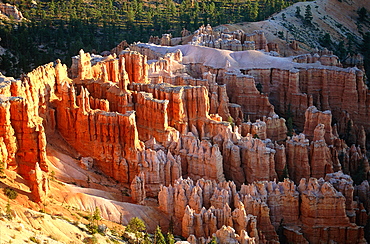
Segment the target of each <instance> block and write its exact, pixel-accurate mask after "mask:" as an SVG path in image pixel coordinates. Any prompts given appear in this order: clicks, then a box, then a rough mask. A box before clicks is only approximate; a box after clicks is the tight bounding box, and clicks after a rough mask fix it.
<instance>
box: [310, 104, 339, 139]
mask: <svg viewBox="0 0 370 244" xmlns="http://www.w3.org/2000/svg"><path fill="white" fill-rule="evenodd" d="M331 117H332V116H331V112H330V111H328V110H327V111H324V112H321V111H319V110H317V109H316V107H315V106H311V107H309V108H308V109H307V110H306V113H305V125H304V131H303V134H305V136H306V137H307V139H309V140H313V138H314V131H315V130H316V129H315V128H316V126H317V125H318V124H323V125H324V128H325V134H324V137H325V142H326V143H327V144H329V145H332V144H333V140H334V139H335V137H334V135H333V132H332V131H333V130H332V127H331V123H332V121H331V120H332V119H331Z"/></svg>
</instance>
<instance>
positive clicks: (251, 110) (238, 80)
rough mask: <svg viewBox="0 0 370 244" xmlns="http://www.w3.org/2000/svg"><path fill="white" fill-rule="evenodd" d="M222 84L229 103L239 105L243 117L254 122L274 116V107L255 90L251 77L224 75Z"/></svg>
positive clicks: (265, 97)
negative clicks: (224, 86)
mask: <svg viewBox="0 0 370 244" xmlns="http://www.w3.org/2000/svg"><path fill="white" fill-rule="evenodd" d="M222 82H223V84H226V90H227V95H228V96H229V98H230V102H232V103H236V104H239V105H241V108H242V111H243V113H244V117H248V118H249V119H251V120H256V119H258V118H260V119H262V118H263V117H264V116H273V115H274V106H272V105H271V104H270V102H269V100H268V97H267V96H266V95H263V94H261V93H260V92H259V91H258V90H257V88H256V85H255V80H254V79H253V77H252V76H246V75H236V74H226V76H225V77H224V78H223V79H222Z"/></svg>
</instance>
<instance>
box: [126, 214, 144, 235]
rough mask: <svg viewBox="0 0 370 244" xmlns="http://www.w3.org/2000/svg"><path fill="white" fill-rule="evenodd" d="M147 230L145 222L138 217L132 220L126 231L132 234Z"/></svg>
mask: <svg viewBox="0 0 370 244" xmlns="http://www.w3.org/2000/svg"><path fill="white" fill-rule="evenodd" d="M145 230H146V226H145V223H144V221H143V220H142V219H140V218H138V217H134V218H132V219H130V221H129V223H128V225H127V227H126V231H128V232H132V233H136V232H141V231H145Z"/></svg>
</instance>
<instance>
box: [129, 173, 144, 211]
mask: <svg viewBox="0 0 370 244" xmlns="http://www.w3.org/2000/svg"><path fill="white" fill-rule="evenodd" d="M130 188H131V197H132V199H133V200H134V201H135V202H136V203H138V204H144V203H145V198H146V192H145V175H144V173H143V172H141V173H140V174H139V175H137V176H135V178H134V179H133V180H132V182H131V185H130Z"/></svg>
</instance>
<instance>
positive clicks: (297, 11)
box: [295, 6, 302, 18]
mask: <svg viewBox="0 0 370 244" xmlns="http://www.w3.org/2000/svg"><path fill="white" fill-rule="evenodd" d="M295 16H296V17H297V18H302V15H301V8H300V7H298V6H297V7H296V10H295Z"/></svg>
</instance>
